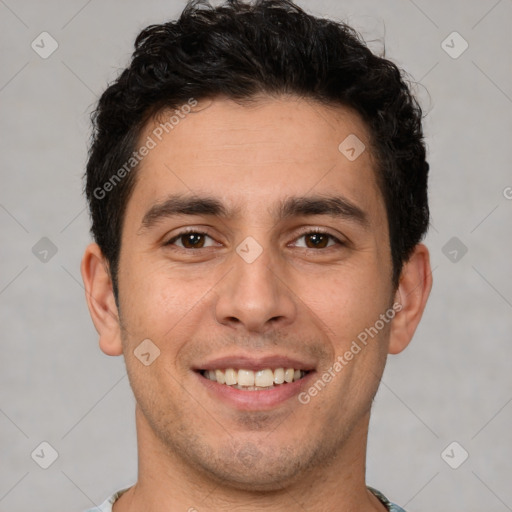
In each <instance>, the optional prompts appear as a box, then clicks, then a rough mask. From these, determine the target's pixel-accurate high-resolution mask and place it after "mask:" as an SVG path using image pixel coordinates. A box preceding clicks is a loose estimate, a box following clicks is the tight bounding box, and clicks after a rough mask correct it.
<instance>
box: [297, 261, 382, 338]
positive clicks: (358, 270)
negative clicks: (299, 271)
mask: <svg viewBox="0 0 512 512" xmlns="http://www.w3.org/2000/svg"><path fill="white" fill-rule="evenodd" d="M381 272H382V271H381V269H380V268H379V267H378V265H377V264H376V263H375V262H374V264H372V265H347V266H343V267H339V269H338V270H337V271H336V270H334V271H331V272H329V273H328V274H325V275H324V276H320V275H317V276H316V278H315V279H314V280H313V281H311V280H309V279H306V278H304V279H302V280H301V285H300V289H301V292H300V297H301V299H303V300H304V302H305V303H306V304H307V306H308V307H309V308H310V309H311V311H312V312H313V313H314V316H316V317H318V318H319V319H320V320H321V321H322V324H323V325H324V328H323V329H324V330H326V331H327V334H328V335H329V337H331V338H332V339H333V340H336V343H337V344H342V345H343V344H345V343H347V342H348V343H350V342H351V341H352V339H354V338H355V337H356V336H357V335H358V334H359V333H360V332H361V331H363V330H364V329H365V328H367V327H369V326H371V325H373V324H374V323H375V321H376V320H377V319H378V318H379V315H381V314H382V313H385V311H386V310H387V308H388V307H389V298H390V296H391V283H390V282H389V283H388V280H387V279H384V278H383V276H382V273H381ZM313 283H314V284H313Z"/></svg>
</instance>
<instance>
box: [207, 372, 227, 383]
mask: <svg viewBox="0 0 512 512" xmlns="http://www.w3.org/2000/svg"><path fill="white" fill-rule="evenodd" d="M210 373H211V372H210ZM213 374H214V375H215V377H216V378H215V379H212V380H216V381H217V382H218V383H219V384H224V383H225V382H226V377H225V376H224V372H223V371H222V370H215V371H214V372H213ZM210 378H211V377H210Z"/></svg>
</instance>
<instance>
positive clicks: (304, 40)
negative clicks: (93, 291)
mask: <svg viewBox="0 0 512 512" xmlns="http://www.w3.org/2000/svg"><path fill="white" fill-rule="evenodd" d="M258 95H270V96H279V95H296V96H298V97H304V98H308V99H314V100H316V101H318V102H321V103H323V104H326V105H331V106H337V105H339V106H345V107H350V108H352V109H354V110H355V111H356V112H358V113H359V115H360V116H361V118H362V119H363V121H364V122H365V124H366V126H367V128H368V131H369V133H370V140H371V147H372V154H373V156H374V158H375V160H376V162H377V164H376V167H377V169H375V172H376V176H377V181H378V184H379V188H380V191H381V193H382V195H383V198H384V201H385V206H386V211H387V220H388V225H389V236H390V247H391V258H392V262H393V270H392V276H391V279H392V281H393V284H394V286H395V287H396V285H397V284H398V280H399V277H400V273H401V269H402V266H403V263H404V262H405V261H407V259H408V258H409V257H410V255H411V253H412V251H413V249H414V246H415V245H416V244H417V243H419V242H420V241H421V240H422V238H423V236H424V235H425V233H426V231H427V228H428V223H429V208H428V198H427V177H428V170H429V165H428V163H427V161H426V150H425V145H424V140H423V131H422V124H421V123H422V110H421V107H420V106H419V104H418V102H417V100H416V99H415V97H414V96H413V94H412V92H411V91H410V89H409V86H408V84H407V81H406V79H405V73H404V72H403V71H401V70H400V69H399V68H398V67H397V66H396V65H395V64H394V63H392V62H390V61H389V60H387V59H385V58H384V57H379V56H377V55H375V54H373V53H372V52H371V51H370V49H369V48H368V47H367V46H366V44H365V43H364V41H363V40H362V38H361V36H360V35H359V34H358V33H357V32H356V31H355V30H354V29H352V28H351V27H349V26H348V25H346V24H344V23H341V22H335V21H332V20H327V19H321V18H317V17H314V16H312V15H309V14H307V13H306V12H305V11H304V10H302V9H301V8H300V7H298V6H297V5H295V4H294V3H293V2H292V1H291V0H256V1H255V2H254V3H253V4H249V3H244V2H242V1H241V0H226V1H225V2H224V4H223V5H220V6H216V7H214V6H212V5H211V4H210V3H208V2H207V1H206V0H191V1H189V2H188V3H187V5H186V7H185V8H184V10H183V12H182V14H181V16H180V17H179V18H178V19H177V20H175V21H169V22H167V23H163V24H159V25H151V26H148V27H147V28H145V29H144V30H143V31H142V32H141V33H140V34H139V35H138V36H137V38H136V41H135V51H134V53H133V55H132V59H131V62H130V64H129V66H128V67H127V68H126V69H125V70H124V71H123V72H122V73H121V74H120V76H119V77H118V78H117V80H115V81H114V82H113V83H112V84H110V85H109V87H108V88H107V89H106V90H105V91H104V93H103V94H102V96H101V98H100V99H99V101H98V104H97V108H96V110H95V111H94V112H93V114H92V122H93V134H92V141H91V146H90V149H89V159H88V163H87V169H86V174H85V178H86V185H85V193H86V196H87V200H88V203H89V208H90V214H91V218H92V228H91V232H92V235H93V237H94V239H95V241H96V242H97V243H98V245H99V246H100V248H101V250H102V252H103V255H104V256H105V258H106V260H107V262H108V264H109V271H110V275H111V279H112V283H113V289H114V294H115V296H116V300H117V290H118V287H117V278H118V262H119V255H120V250H121V232H122V228H123V218H124V214H125V210H126V205H127V202H128V200H129V198H130V194H131V192H132V190H133V188H134V183H135V178H136V169H135V170H134V171H133V172H129V173H123V175H124V174H126V177H124V178H123V179H122V180H119V183H116V184H115V185H116V186H114V187H110V188H111V190H109V193H108V194H106V193H105V191H104V190H103V189H102V188H101V187H102V186H103V184H105V183H107V182H108V180H109V179H110V178H111V177H112V175H113V173H115V172H116V170H117V169H120V168H121V167H122V166H123V164H124V163H125V162H126V161H127V160H128V159H129V158H130V157H131V156H132V154H133V151H134V149H135V144H136V143H137V140H138V136H139V135H140V133H141V130H142V129H143V127H144V126H145V124H146V123H147V121H148V120H149V119H151V117H152V116H155V115H157V114H158V113H159V112H162V111H163V110H164V109H173V108H176V107H178V106H179V105H181V104H183V103H186V102H187V100H189V99H190V98H195V99H196V100H201V99H204V98H214V97H217V96H225V97H228V98H230V99H232V100H234V101H238V102H241V103H243V102H248V101H251V99H254V98H255V97H257V96H258ZM100 190H101V191H102V192H101V193H99V192H98V191H100ZM105 190H106V188H105Z"/></svg>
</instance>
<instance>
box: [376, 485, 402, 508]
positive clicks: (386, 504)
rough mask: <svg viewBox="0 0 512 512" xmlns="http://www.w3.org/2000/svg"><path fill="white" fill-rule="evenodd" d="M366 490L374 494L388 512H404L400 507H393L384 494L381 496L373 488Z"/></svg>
mask: <svg viewBox="0 0 512 512" xmlns="http://www.w3.org/2000/svg"><path fill="white" fill-rule="evenodd" d="M368 490H369V491H370V492H371V493H372V494H374V495H375V496H376V497H377V498H378V499H379V500H380V501H381V502H382V503H383V504H384V505H385V506H386V507H387V509H388V510H389V512H406V511H405V510H404V509H403V508H402V507H399V506H398V505H395V504H394V503H391V502H390V501H389V500H388V499H387V498H386V496H384V494H382V493H381V492H380V491H377V489H373V487H368Z"/></svg>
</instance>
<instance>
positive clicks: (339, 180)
mask: <svg viewBox="0 0 512 512" xmlns="http://www.w3.org/2000/svg"><path fill="white" fill-rule="evenodd" d="M177 110H178V111H179V112H176V110H174V111H162V112H160V113H159V115H158V116H156V117H155V118H154V119H152V120H151V121H150V122H148V123H147V124H146V126H145V127H144V130H143V131H142V133H141V136H140V138H139V145H143V144H145V143H147V142H148V141H150V140H151V143H150V144H148V146H149V145H151V146H152V149H150V150H149V151H148V153H147V155H146V156H145V157H144V158H143V159H142V161H141V163H140V164H139V168H138V169H137V180H136V184H135V189H134V193H133V194H132V199H133V200H134V201H135V202H137V203H139V204H142V203H143V204H144V207H148V206H151V204H152V203H155V202H159V201H161V200H163V199H165V196H166V195H168V194H180V193H184V194H187V195H190V194H199V195H205V194H207V195H209V196H215V197H218V198H219V199H220V200H221V201H223V202H225V203H226V204H227V205H228V206H229V207H230V208H232V209H233V211H234V210H235V209H236V210H237V211H238V212H240V211H241V210H244V209H249V208H250V207H251V204H253V205H255V206H254V208H257V207H258V206H256V205H259V207H261V204H262V203H266V204H268V203H269V202H276V203H277V202H279V201H282V198H283V196H304V195H306V194H309V193H311V194H315V195H318V194H320V195H322V194H331V193H332V192H333V191H337V192H340V193H343V195H344V196H345V197H347V198H348V199H349V200H351V201H352V202H353V203H356V204H358V205H359V206H360V207H361V208H362V209H373V210H375V209H376V208H377V209H379V208H381V209H382V208H383V203H382V198H381V194H380V192H379V189H378V187H377V184H376V179H375V172H374V169H375V162H374V160H373V157H372V154H371V151H370V137H369V134H368V131H367V128H366V126H365V124H364V122H363V121H362V120H361V118H360V117H359V115H358V114H357V113H355V112H354V111H352V110H350V109H348V108H345V107H342V106H336V107H333V106H329V107H328V106H325V105H322V104H320V103H317V102H314V101H307V100H305V99H300V98H296V97H282V98H279V99H275V98H268V97H267V98H262V99H260V100H258V101H257V102H255V103H252V104H244V105H240V104H238V103H236V102H234V101H232V100H229V99H215V100H202V101H199V102H198V104H197V106H195V107H194V108H192V109H188V108H187V109H180V108H179V107H178V109H177ZM177 114H179V115H177ZM260 211H261V210H260ZM380 213H382V211H381V212H380Z"/></svg>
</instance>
